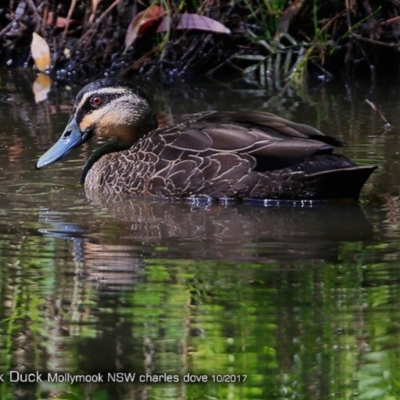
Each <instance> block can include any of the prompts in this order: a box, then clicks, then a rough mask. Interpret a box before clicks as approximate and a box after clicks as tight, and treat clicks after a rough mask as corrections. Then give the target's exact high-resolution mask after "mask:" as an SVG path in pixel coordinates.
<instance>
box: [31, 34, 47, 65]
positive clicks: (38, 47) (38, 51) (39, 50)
mask: <svg viewBox="0 0 400 400" xmlns="http://www.w3.org/2000/svg"><path fill="white" fill-rule="evenodd" d="M31 54H32V57H33V60H34V61H35V65H36V67H37V68H38V70H39V71H42V72H44V71H46V69H48V68H49V67H50V65H51V57H50V48H49V45H48V44H47V42H46V40H44V39H43V38H42V37H41V36H39V35H38V34H37V33H35V32H34V33H33V35H32V43H31Z"/></svg>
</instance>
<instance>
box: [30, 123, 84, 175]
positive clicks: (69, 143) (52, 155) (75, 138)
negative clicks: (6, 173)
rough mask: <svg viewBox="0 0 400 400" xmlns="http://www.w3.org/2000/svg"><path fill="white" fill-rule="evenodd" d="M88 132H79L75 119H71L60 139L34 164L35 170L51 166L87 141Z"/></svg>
mask: <svg viewBox="0 0 400 400" xmlns="http://www.w3.org/2000/svg"><path fill="white" fill-rule="evenodd" d="M89 137H90V135H89V132H86V133H85V132H81V131H80V129H79V127H78V124H77V123H76V119H75V118H71V119H70V121H69V122H68V124H67V126H66V127H65V129H64V132H63V133H62V135H61V137H60V139H58V141H57V142H56V143H55V144H54V145H53V146H52V147H51V148H50V149H49V150H47V151H46V153H44V154H43V155H42V156H41V157H40V158H39V160H38V162H37V163H36V169H40V168H43V167H45V166H46V165H50V164H53V163H54V162H56V161H58V160H59V159H60V158H63V157H64V156H66V155H67V154H68V153H69V152H70V151H71V150H73V149H75V148H76V147H78V146H80V145H81V144H82V143H85V142H86V141H87V140H88V139H89Z"/></svg>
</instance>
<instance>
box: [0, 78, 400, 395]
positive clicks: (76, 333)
mask: <svg viewBox="0 0 400 400" xmlns="http://www.w3.org/2000/svg"><path fill="white" fill-rule="evenodd" d="M0 82H1V85H0V137H1V143H2V145H1V146H0V285H1V286H0V288H1V289H0V296H1V301H0V374H4V375H0V377H1V378H2V379H3V380H4V382H3V383H0V393H1V395H0V396H1V398H2V399H50V398H57V399H101V400H103V399H270V398H280V399H331V398H335V399H354V398H356V399H398V398H400V346H399V343H400V314H399V309H400V284H399V278H400V275H399V270H400V241H399V239H400V202H399V198H398V195H399V192H400V165H399V161H400V153H399V152H400V142H399V133H400V104H399V103H400V87H399V88H397V87H393V86H392V87H389V86H385V85H381V86H378V87H375V88H374V89H371V87H370V86H368V85H365V86H360V85H354V86H353V87H352V88H349V87H346V86H345V85H343V86H337V87H319V88H315V89H313V90H311V91H309V92H307V93H297V94H294V93H287V94H286V95H285V96H277V95H276V94H274V95H272V94H270V93H268V92H267V91H265V90H261V89H252V90H251V89H249V88H240V87H226V86H223V87H221V86H219V87H217V86H214V87H211V86H210V87H208V86H204V85H203V86H201V85H200V86H197V87H186V88H184V87H180V88H178V87H174V88H169V89H164V90H162V89H160V88H155V87H153V86H152V85H150V84H149V83H147V84H146V85H145V87H147V89H150V92H151V94H152V95H153V97H154V98H155V104H156V106H157V107H158V109H159V110H160V112H161V114H160V115H161V116H162V117H163V119H164V120H166V121H170V122H173V121H174V120H175V118H176V117H177V116H178V115H179V114H181V113H187V112H193V111H199V110H203V109H207V108H212V109H219V110H228V109H241V110H245V109H257V110H268V111H271V112H276V113H278V114H280V115H282V116H284V117H288V118H292V119H295V120H297V121H298V122H303V123H309V124H312V125H314V126H316V127H318V128H320V129H321V130H323V131H324V132H325V133H327V134H330V135H334V136H336V137H338V138H340V139H342V140H344V141H346V142H347V144H348V147H347V148H345V149H344V150H343V152H344V153H345V154H346V155H348V156H350V157H351V158H353V159H355V160H356V161H358V162H359V163H360V164H364V165H367V164H373V165H378V166H379V170H378V171H377V172H375V173H374V174H373V176H372V177H371V179H370V180H369V182H368V184H367V185H366V186H365V189H364V191H363V196H362V199H361V202H360V205H351V204H323V203H322V204H316V203H315V204H311V205H310V204H303V203H301V202H299V203H297V204H295V205H288V204H280V205H279V206H277V205H271V204H268V205H267V206H266V205H264V204H262V203H258V204H213V205H206V204H196V203H194V202H193V203H173V202H162V201H157V200H152V199H146V198H131V199H125V200H120V201H115V199H102V198H97V197H96V196H91V197H90V198H88V197H87V196H86V195H85V193H84V191H83V189H82V187H81V186H80V185H79V184H78V181H79V177H80V172H81V168H82V166H83V164H84V162H85V160H86V159H87V157H88V154H90V152H91V151H93V149H94V148H95V147H96V144H95V143H92V144H89V145H85V146H83V147H82V148H81V149H79V150H76V151H75V152H74V153H73V154H71V155H70V156H69V157H68V158H67V159H66V160H65V161H63V162H59V163H57V164H55V165H53V166H50V167H48V168H46V169H43V170H40V171H35V169H34V163H35V160H36V158H37V157H38V156H39V155H41V154H42V153H43V152H44V151H45V150H47V148H48V147H49V146H50V145H51V144H52V143H53V142H54V141H55V140H56V139H57V138H58V136H59V134H60V133H61V131H62V130H63V127H64V125H65V123H66V122H67V120H68V117H69V111H70V105H71V103H72V99H73V96H74V93H75V92H74V90H73V91H72V92H68V91H66V90H65V89H59V90H56V89H53V91H52V94H51V97H50V99H49V100H48V101H45V102H43V103H40V104H38V105H37V104H35V103H34V101H33V95H32V93H31V86H30V85H31V81H30V80H29V78H27V77H24V76H19V75H18V74H16V75H9V74H7V73H4V74H3V75H1V74H0ZM365 98H368V99H370V100H371V101H374V102H375V103H376V105H378V106H379V107H380V109H381V110H382V112H383V113H384V114H385V115H386V117H387V118H388V119H389V121H390V122H391V123H392V125H393V128H392V129H391V130H389V131H385V129H384V124H383V122H382V120H381V119H380V118H379V116H378V115H377V114H376V113H374V112H373V111H372V110H371V108H370V107H369V106H368V105H366V104H365V102H364V99H365ZM11 371H13V372H11ZM28 373H31V374H33V375H28ZM56 373H58V375H56ZM117 373H120V374H117ZM124 373H126V375H124ZM129 373H131V374H132V375H128V374H129ZM134 373H136V375H135V376H133V374H134ZM40 374H41V375H40ZM68 374H70V375H68ZM24 380H32V381H33V382H32V383H30V384H28V383H24V382H23V381H24ZM51 380H57V382H51ZM74 380H75V381H76V380H84V381H85V383H72V382H73V381H74ZM129 380H134V382H133V383H131V382H128V381H129ZM187 380H191V381H197V382H198V381H201V383H191V384H186V383H185V381H187ZM98 381H103V383H97V382H98ZM141 381H142V383H141ZM143 381H145V382H146V383H143ZM157 381H158V383H154V382H157ZM166 381H171V382H170V383H165V382H166ZM174 381H178V382H174ZM204 381H207V383H205V382H204ZM0 382H1V379H0Z"/></svg>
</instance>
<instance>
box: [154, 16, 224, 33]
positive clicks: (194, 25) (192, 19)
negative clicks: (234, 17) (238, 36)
mask: <svg viewBox="0 0 400 400" xmlns="http://www.w3.org/2000/svg"><path fill="white" fill-rule="evenodd" d="M169 24H170V18H169V17H168V16H165V17H164V18H163V20H162V21H161V23H160V25H159V26H158V28H157V32H165V31H166V30H167V29H168V25H169ZM176 29H199V30H202V31H210V32H215V33H231V31H230V29H228V28H227V27H226V26H225V25H223V24H221V23H220V22H218V21H216V20H215V19H212V18H208V17H204V16H202V15H198V14H189V13H184V14H181V15H179V23H178V25H177V26H176Z"/></svg>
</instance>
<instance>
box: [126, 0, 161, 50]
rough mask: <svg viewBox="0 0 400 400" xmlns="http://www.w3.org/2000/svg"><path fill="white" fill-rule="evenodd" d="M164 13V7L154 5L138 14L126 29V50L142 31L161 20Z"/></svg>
mask: <svg viewBox="0 0 400 400" xmlns="http://www.w3.org/2000/svg"><path fill="white" fill-rule="evenodd" d="M164 15H165V10H164V8H163V7H161V6H157V5H152V6H150V7H149V8H147V9H146V10H144V11H141V12H140V13H138V14H136V15H135V17H134V18H133V20H132V21H131V23H130V24H129V27H128V30H127V31H126V36H125V51H126V50H127V49H128V47H129V46H131V45H132V44H133V42H134V41H135V40H136V39H137V37H138V36H139V35H140V34H141V33H143V32H144V31H145V30H146V29H148V28H149V27H150V26H153V25H154V24H156V23H157V22H158V21H160V20H161V18H162V17H163V16H164Z"/></svg>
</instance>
